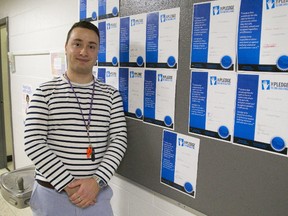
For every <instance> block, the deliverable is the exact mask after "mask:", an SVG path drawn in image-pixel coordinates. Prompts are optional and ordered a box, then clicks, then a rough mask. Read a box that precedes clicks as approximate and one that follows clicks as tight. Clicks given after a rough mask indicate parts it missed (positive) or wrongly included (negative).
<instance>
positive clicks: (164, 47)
mask: <svg viewBox="0 0 288 216" xmlns="http://www.w3.org/2000/svg"><path fill="white" fill-rule="evenodd" d="M179 16H180V8H174V9H168V10H163V11H159V12H153V13H149V14H147V20H146V22H147V23H146V67H147V68H167V69H175V68H177V67H178V66H177V65H178V47H179V45H178V43H179V21H180V17H179ZM172 29H173V31H171V30H172Z"/></svg>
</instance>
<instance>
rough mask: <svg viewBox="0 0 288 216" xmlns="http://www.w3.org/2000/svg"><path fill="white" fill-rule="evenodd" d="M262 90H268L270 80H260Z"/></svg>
mask: <svg viewBox="0 0 288 216" xmlns="http://www.w3.org/2000/svg"><path fill="white" fill-rule="evenodd" d="M262 90H270V80H262Z"/></svg>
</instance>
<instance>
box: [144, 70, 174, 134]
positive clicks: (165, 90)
mask: <svg viewBox="0 0 288 216" xmlns="http://www.w3.org/2000/svg"><path fill="white" fill-rule="evenodd" d="M176 74H177V73H176V71H175V70H166V69H157V70H145V75H144V122H146V123H151V124H154V125H158V126H162V127H166V128H171V129H173V128H174V116H175V93H176Z"/></svg>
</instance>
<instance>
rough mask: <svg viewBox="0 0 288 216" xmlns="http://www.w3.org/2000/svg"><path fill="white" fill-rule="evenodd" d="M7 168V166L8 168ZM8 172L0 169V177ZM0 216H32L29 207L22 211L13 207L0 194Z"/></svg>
mask: <svg viewBox="0 0 288 216" xmlns="http://www.w3.org/2000/svg"><path fill="white" fill-rule="evenodd" d="M8 167H9V166H8ZM6 172H8V170H7V169H0V175H1V174H3V173H6ZM0 209H1V210H0V216H32V212H31V209H30V208H29V207H27V208H24V209H18V208H16V207H14V206H13V205H11V204H9V203H8V202H6V200H5V199H4V198H3V197H2V195H1V194H0Z"/></svg>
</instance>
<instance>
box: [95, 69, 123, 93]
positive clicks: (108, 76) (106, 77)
mask: <svg viewBox="0 0 288 216" xmlns="http://www.w3.org/2000/svg"><path fill="white" fill-rule="evenodd" d="M96 77H97V79H99V80H100V81H101V82H103V83H106V84H108V85H111V86H113V87H114V88H116V89H119V68H116V67H98V72H97V73H96Z"/></svg>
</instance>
